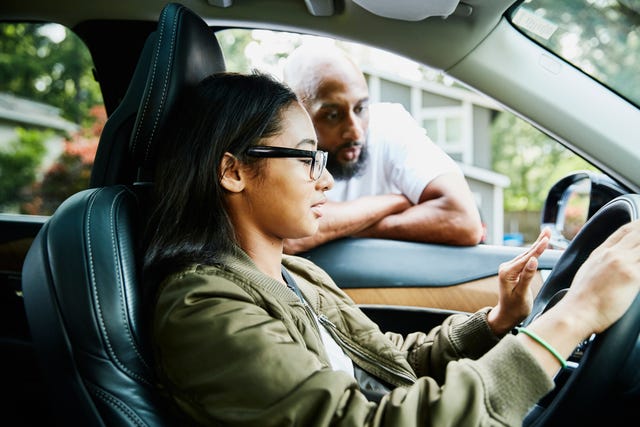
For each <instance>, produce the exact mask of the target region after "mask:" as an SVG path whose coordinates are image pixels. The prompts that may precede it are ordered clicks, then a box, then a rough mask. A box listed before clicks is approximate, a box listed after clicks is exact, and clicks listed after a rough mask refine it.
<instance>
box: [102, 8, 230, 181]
mask: <svg viewBox="0 0 640 427" xmlns="http://www.w3.org/2000/svg"><path fill="white" fill-rule="evenodd" d="M220 71H225V64H224V57H223V55H222V51H221V49H220V46H219V44H218V42H217V40H216V38H215V35H214V33H213V31H212V30H211V29H210V28H209V27H208V26H207V23H206V22H204V21H203V20H202V18H200V17H199V16H198V15H196V14H195V13H193V12H192V11H191V10H190V9H188V8H186V7H184V6H182V5H180V4H178V3H169V4H167V5H166V6H165V7H164V8H163V10H162V12H161V14H160V19H159V22H158V29H157V30H156V31H155V32H154V33H153V34H151V35H150V36H149V40H147V42H146V44H145V46H144V48H143V51H142V54H141V56H140V60H139V62H138V65H137V67H136V70H135V71H134V74H133V77H132V80H131V83H130V84H129V88H128V89H127V92H126V94H125V96H124V98H123V101H122V102H121V103H120V105H119V106H118V107H117V108H116V109H115V111H114V112H113V114H112V115H111V116H110V117H109V120H107V123H106V124H105V127H104V130H103V131H102V134H101V137H100V143H99V144H98V151H97V153H96V158H95V161H94V166H93V170H92V172H91V184H90V186H91V187H99V186H104V185H112V184H130V183H132V182H136V181H144V182H148V181H150V180H151V178H152V174H153V160H154V157H155V146H156V143H157V140H158V138H159V137H160V136H161V135H162V134H163V132H164V124H165V119H166V117H167V115H168V114H169V112H170V111H171V108H172V106H173V105H174V104H175V103H176V100H177V97H178V95H179V94H180V93H182V91H183V90H184V89H185V88H187V87H192V86H195V85H196V84H198V82H200V80H202V79H203V78H204V77H206V76H207V75H209V74H212V73H215V72H220Z"/></svg>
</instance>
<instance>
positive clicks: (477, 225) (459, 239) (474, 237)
mask: <svg viewBox="0 0 640 427" xmlns="http://www.w3.org/2000/svg"><path fill="white" fill-rule="evenodd" d="M452 229H453V230H454V232H453V233H452V235H451V244H453V245H458V246H475V245H477V244H479V243H481V242H482V239H483V237H484V229H483V227H482V221H481V220H480V218H474V217H469V216H467V217H463V218H458V220H456V221H454V224H453V226H452Z"/></svg>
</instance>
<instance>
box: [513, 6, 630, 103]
mask: <svg viewBox="0 0 640 427" xmlns="http://www.w3.org/2000/svg"><path fill="white" fill-rule="evenodd" d="M510 16H511V20H512V22H513V24H514V25H515V26H516V27H518V28H519V29H520V30H521V31H522V32H523V33H524V34H526V35H528V36H529V37H531V38H532V39H533V40H535V41H537V42H538V43H540V44H541V45H542V46H544V47H546V48H547V49H549V50H550V51H552V52H554V53H555V54H556V55H558V56H560V57H562V58H563V59H565V60H566V61H568V62H570V63H571V64H573V65H575V66H576V67H577V68H579V69H581V70H582V71H583V72H585V73H586V74H588V75H590V76H591V77H593V78H595V79H597V80H599V81H600V82H602V83H604V84H605V85H607V86H609V87H610V88H612V89H613V90H614V91H616V92H618V93H619V94H621V95H622V96H624V97H626V98H627V99H628V100H630V101H631V102H633V103H635V104H636V105H640V74H639V73H638V70H639V69H640V31H639V30H640V28H639V25H640V2H639V1H637V0H570V1H558V0H527V1H524V2H523V3H521V4H520V6H519V7H517V8H516V9H514V10H513V11H512V13H511V15H510Z"/></svg>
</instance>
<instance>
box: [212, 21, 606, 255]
mask: <svg viewBox="0 0 640 427" xmlns="http://www.w3.org/2000/svg"><path fill="white" fill-rule="evenodd" d="M228 31H229V30H224V31H220V32H218V40H219V41H220V45H221V47H222V50H223V52H224V55H225V60H226V61H227V68H228V69H229V70H231V71H241V72H242V71H247V70H250V69H252V68H255V69H259V70H262V71H265V72H269V73H271V74H273V75H275V76H276V77H280V78H281V77H282V66H283V63H284V60H285V59H286V57H287V55H288V54H289V53H290V52H292V51H293V49H295V48H296V47H297V46H299V45H300V44H302V43H315V44H317V45H318V46H319V47H318V48H321V46H323V44H335V45H338V46H339V47H341V48H343V49H344V50H345V51H347V52H348V54H349V55H350V56H351V57H353V58H354V60H355V61H356V62H357V63H358V64H359V66H360V67H361V68H362V69H363V71H364V72H365V74H366V76H367V80H368V83H369V96H370V99H371V102H380V101H382V102H400V103H402V104H403V105H404V106H405V108H406V109H407V110H408V111H409V112H410V113H411V114H412V115H413V116H414V118H416V120H417V121H418V122H419V123H421V124H422V126H423V127H424V128H425V130H426V132H427V135H428V136H429V137H430V138H431V140H432V141H434V142H435V143H436V144H438V145H439V146H440V147H441V148H443V149H444V150H445V151H446V152H447V153H448V154H449V155H450V156H451V157H452V158H453V159H454V160H456V161H457V162H459V163H460V164H461V165H463V166H465V165H468V166H471V167H470V168H466V169H465V170H470V171H472V172H473V173H472V174H468V175H466V177H467V181H468V182H469V185H470V187H471V190H472V191H473V192H474V195H475V196H476V200H477V201H478V205H479V208H480V211H481V216H482V218H483V221H484V222H485V225H486V227H487V239H486V242H487V243H492V244H503V243H504V242H505V240H503V239H504V238H505V237H508V236H507V234H509V233H511V234H513V233H517V234H518V235H520V236H521V237H523V244H528V243H530V242H532V241H533V240H535V238H536V236H537V235H538V233H539V231H540V215H541V210H542V208H543V205H544V201H545V198H546V195H547V192H548V191H549V189H550V188H551V186H552V185H553V184H555V182H556V181H557V180H559V179H560V178H563V177H564V176H566V175H567V174H569V173H570V172H573V171H576V170H581V169H588V170H596V169H595V168H594V167H593V166H591V165H590V164H588V163H587V162H585V161H584V160H582V159H581V158H580V157H578V156H576V155H575V154H573V153H572V152H570V151H569V150H567V149H565V148H564V147H563V146H562V145H560V144H559V143H558V142H557V141H555V140H553V139H551V138H549V137H548V136H547V135H545V134H543V133H542V132H539V131H538V130H537V129H535V128H534V127H533V126H531V125H529V124H528V123H526V122H524V121H523V120H521V119H519V118H518V117H517V116H515V115H513V114H512V113H510V112H508V111H504V110H503V109H502V108H501V107H500V106H498V105H497V104H495V103H492V102H491V101H490V100H487V99H486V98H484V97H483V100H482V102H476V100H478V97H479V96H482V95H479V94H477V93H475V92H471V91H469V90H468V89H467V88H466V87H462V86H460V85H458V84H456V82H455V81H453V80H452V79H450V78H448V77H447V76H444V75H443V74H441V73H440V72H438V71H436V70H433V69H430V68H428V67H424V66H421V65H420V64H417V63H415V62H412V61H409V60H407V59H406V58H401V57H399V56H397V55H393V54H391V53H389V52H385V51H381V50H379V49H373V48H368V47H366V46H362V45H358V44H353V43H345V42H340V41H334V40H330V39H324V38H320V37H312V36H303V35H299V34H291V33H279V32H272V31H264V30H259V31H251V30H232V32H230V33H229V32H228ZM390 87H392V88H393V90H389V88H390ZM398 94H403V96H399V95H398ZM407 97H408V99H407ZM494 104H495V105H494ZM492 105H493V106H492ZM477 153H482V155H477ZM487 159H488V160H487ZM475 162H482V164H480V163H475ZM485 172H486V173H485ZM505 178H506V179H505ZM505 182H506V183H508V184H507V186H506V187H503V185H504V183H505ZM496 194H500V195H501V197H496Z"/></svg>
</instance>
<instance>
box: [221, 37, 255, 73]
mask: <svg viewBox="0 0 640 427" xmlns="http://www.w3.org/2000/svg"><path fill="white" fill-rule="evenodd" d="M216 36H217V38H218V43H220V49H222V52H223V53H224V61H225V65H226V67H227V70H230V71H237V72H245V73H246V72H248V71H250V67H251V65H250V63H249V59H248V58H247V56H246V55H245V49H246V47H247V45H248V44H249V43H251V42H252V41H253V37H251V31H248V30H242V29H230V30H224V31H219V32H218V33H216Z"/></svg>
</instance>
